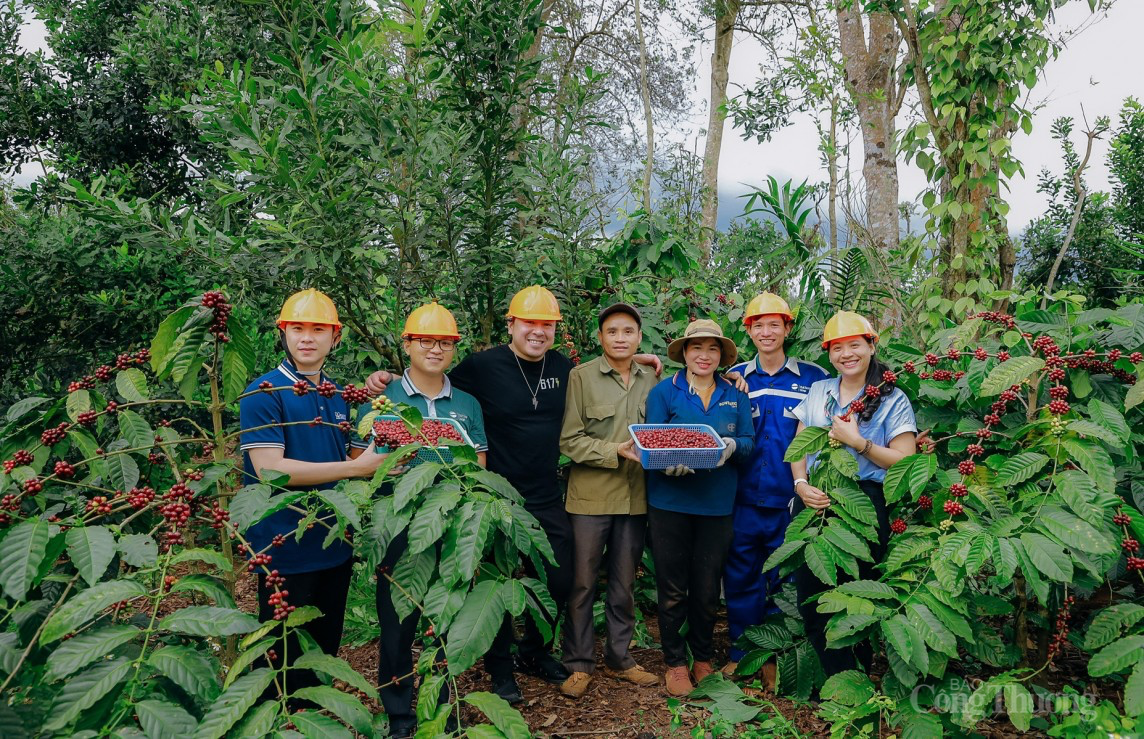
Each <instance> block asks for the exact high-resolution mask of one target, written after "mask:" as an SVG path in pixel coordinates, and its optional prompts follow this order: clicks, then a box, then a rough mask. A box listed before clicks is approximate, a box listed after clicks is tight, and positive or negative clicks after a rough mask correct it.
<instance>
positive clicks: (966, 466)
mask: <svg viewBox="0 0 1144 739" xmlns="http://www.w3.org/2000/svg"><path fill="white" fill-rule="evenodd" d="M976 470H977V465H976V464H975V463H974V461H973V460H972V459H966V460H964V461H962V462H959V463H958V465H957V471H958V472H960V473H961V474H962V475H963V476H965V477H969V476H970V475H972V474H973V473H974V472H975V471H976Z"/></svg>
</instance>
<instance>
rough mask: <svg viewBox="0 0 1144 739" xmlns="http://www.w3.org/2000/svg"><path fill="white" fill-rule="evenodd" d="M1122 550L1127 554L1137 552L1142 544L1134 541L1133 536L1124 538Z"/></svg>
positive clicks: (1121, 544) (1121, 545) (1121, 543)
mask: <svg viewBox="0 0 1144 739" xmlns="http://www.w3.org/2000/svg"><path fill="white" fill-rule="evenodd" d="M1120 548H1121V549H1123V550H1124V551H1125V552H1135V551H1136V550H1137V549H1139V548H1140V542H1138V541H1136V540H1135V539H1133V538H1132V537H1131V536H1126V537H1124V539H1123V540H1121V542H1120Z"/></svg>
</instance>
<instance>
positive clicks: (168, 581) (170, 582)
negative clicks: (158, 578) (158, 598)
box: [161, 575, 179, 593]
mask: <svg viewBox="0 0 1144 739" xmlns="http://www.w3.org/2000/svg"><path fill="white" fill-rule="evenodd" d="M178 581H179V578H177V577H175V576H174V575H167V576H166V577H164V578H163V587H162V588H161V590H162V591H163V592H164V593H169V592H171V588H172V587H174V585H175V583H177V582H178Z"/></svg>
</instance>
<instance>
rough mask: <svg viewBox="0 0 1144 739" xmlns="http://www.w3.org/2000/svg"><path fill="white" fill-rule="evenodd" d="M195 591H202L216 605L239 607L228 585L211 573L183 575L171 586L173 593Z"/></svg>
mask: <svg viewBox="0 0 1144 739" xmlns="http://www.w3.org/2000/svg"><path fill="white" fill-rule="evenodd" d="M187 591H193V592H196V593H201V594H202V595H205V596H206V597H208V598H210V599H211V600H213V601H214V602H215V605H216V606H220V607H222V608H238V606H237V605H235V602H234V598H233V597H232V596H231V594H230V591H228V590H227V589H226V586H225V585H224V584H223V583H222V582H221V581H220V580H219V579H218V578H215V577H211V576H210V575H200V574H193V575H183V576H182V577H180V578H179V580H178V582H176V583H175V584H174V585H172V586H171V592H172V593H184V592H187Z"/></svg>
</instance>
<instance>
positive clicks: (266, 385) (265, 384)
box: [258, 380, 274, 391]
mask: <svg viewBox="0 0 1144 739" xmlns="http://www.w3.org/2000/svg"><path fill="white" fill-rule="evenodd" d="M273 387H274V383H273V382H271V381H270V380H263V381H262V382H260V383H258V389H259V390H264V391H270V390H271V389H273Z"/></svg>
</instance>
